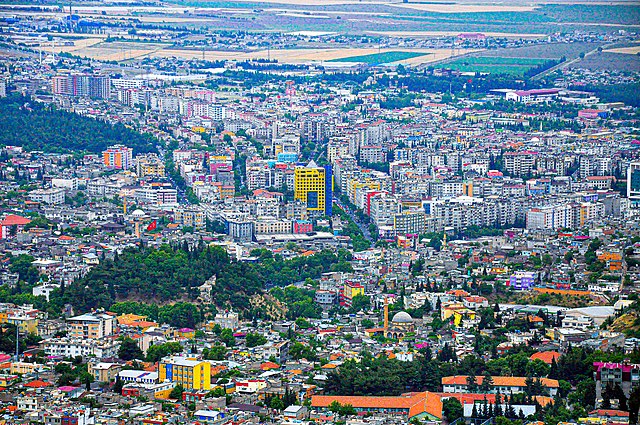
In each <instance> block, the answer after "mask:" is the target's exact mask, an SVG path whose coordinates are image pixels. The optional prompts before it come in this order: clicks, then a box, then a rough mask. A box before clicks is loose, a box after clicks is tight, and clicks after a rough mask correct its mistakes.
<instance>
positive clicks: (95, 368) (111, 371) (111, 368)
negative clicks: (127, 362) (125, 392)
mask: <svg viewBox="0 0 640 425" xmlns="http://www.w3.org/2000/svg"><path fill="white" fill-rule="evenodd" d="M121 370H122V365H120V364H118V363H105V362H99V363H93V362H89V364H88V368H87V372H89V373H90V374H91V375H92V376H93V378H94V379H95V380H96V381H97V382H111V381H114V380H115V379H116V377H117V376H118V373H119V372H120V371H121Z"/></svg>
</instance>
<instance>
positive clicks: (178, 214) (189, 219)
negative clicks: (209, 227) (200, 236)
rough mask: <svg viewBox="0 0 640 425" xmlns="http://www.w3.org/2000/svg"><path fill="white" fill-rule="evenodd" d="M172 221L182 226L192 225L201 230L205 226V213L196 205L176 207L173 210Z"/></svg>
mask: <svg viewBox="0 0 640 425" xmlns="http://www.w3.org/2000/svg"><path fill="white" fill-rule="evenodd" d="M173 218H174V221H175V223H176V224H179V225H180V226H182V227H193V228H194V229H196V230H202V229H204V228H205V227H206V224H207V223H206V215H205V213H204V211H202V210H201V209H200V208H197V207H184V208H177V209H176V210H175V212H174V216H173Z"/></svg>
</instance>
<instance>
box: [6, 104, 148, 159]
mask: <svg viewBox="0 0 640 425" xmlns="http://www.w3.org/2000/svg"><path fill="white" fill-rule="evenodd" d="M114 144H124V145H126V146H129V147H131V148H133V152H134V154H137V153H144V152H155V151H156V140H155V139H154V137H153V136H151V135H147V134H140V133H138V132H137V131H135V130H132V129H130V128H128V127H126V126H124V125H123V124H110V123H107V122H105V121H100V120H96V119H93V118H89V117H84V116H81V115H78V114H74V113H72V112H67V111H63V110H59V109H55V107H52V106H49V105H43V104H40V103H37V102H33V101H31V100H30V99H29V98H27V97H23V96H10V97H7V98H4V99H0V146H5V145H12V146H22V147H23V148H24V149H25V150H29V151H34V150H35V151H44V152H54V153H63V152H69V151H87V152H94V153H96V152H101V151H103V150H104V149H106V148H107V147H108V146H110V145H114Z"/></svg>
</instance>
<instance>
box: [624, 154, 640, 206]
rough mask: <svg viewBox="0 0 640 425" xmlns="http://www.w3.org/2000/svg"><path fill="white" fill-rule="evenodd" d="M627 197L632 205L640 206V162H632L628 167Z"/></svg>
mask: <svg viewBox="0 0 640 425" xmlns="http://www.w3.org/2000/svg"><path fill="white" fill-rule="evenodd" d="M627 198H629V202H630V203H631V206H633V207H634V208H637V207H640V162H632V163H631V164H629V168H627Z"/></svg>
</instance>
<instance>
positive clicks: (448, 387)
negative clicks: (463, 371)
mask: <svg viewBox="0 0 640 425" xmlns="http://www.w3.org/2000/svg"><path fill="white" fill-rule="evenodd" d="M468 378H469V377H468V376H464V375H456V376H445V377H443V378H442V391H443V392H445V393H471V392H473V391H472V390H474V389H472V388H469V383H468ZM475 378H476V380H475V382H476V385H482V381H483V380H484V377H482V376H476V377H475ZM491 378H492V379H493V382H492V383H491V389H490V390H489V392H490V393H492V394H505V395H508V394H518V393H523V392H525V389H526V388H527V382H526V381H527V378H525V377H519V376H492V377H491ZM540 383H541V384H542V387H543V388H545V389H546V391H548V393H549V396H551V397H555V395H556V394H557V393H558V388H560V384H559V383H558V381H557V380H555V379H548V378H540Z"/></svg>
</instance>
